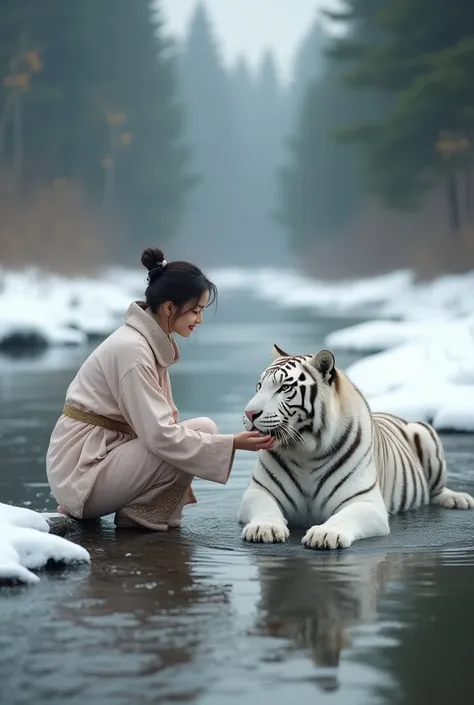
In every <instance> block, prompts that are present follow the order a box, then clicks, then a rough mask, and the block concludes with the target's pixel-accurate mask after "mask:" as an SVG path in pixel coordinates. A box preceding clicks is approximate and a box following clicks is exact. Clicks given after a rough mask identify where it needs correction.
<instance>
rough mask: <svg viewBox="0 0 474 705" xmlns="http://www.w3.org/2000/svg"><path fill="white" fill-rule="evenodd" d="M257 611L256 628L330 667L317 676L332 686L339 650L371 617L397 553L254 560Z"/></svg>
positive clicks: (334, 685) (394, 566)
mask: <svg viewBox="0 0 474 705" xmlns="http://www.w3.org/2000/svg"><path fill="white" fill-rule="evenodd" d="M256 562H257V566H258V579H259V581H260V590H261V599H260V603H259V607H260V611H259V617H258V622H257V625H256V628H257V632H260V633H263V634H266V635H268V636H272V637H278V638H284V639H287V640H288V641H289V642H290V643H291V648H297V649H302V650H304V651H305V652H306V653H308V655H309V656H310V657H311V659H312V661H313V663H314V664H315V665H316V666H318V667H321V668H324V669H332V670H331V672H327V673H325V675H324V677H323V678H322V679H320V685H322V686H323V687H324V689H327V690H329V689H334V688H337V687H338V685H339V683H338V674H337V668H338V666H339V663H340V658H341V652H342V651H343V650H344V649H347V648H349V647H350V646H351V636H350V629H351V628H352V627H354V626H355V625H358V624H360V623H362V624H364V623H367V622H371V621H374V620H375V619H376V617H377V602H378V599H379V597H380V595H381V593H382V592H383V590H384V588H385V586H386V583H387V581H388V580H390V578H393V577H394V574H395V571H396V569H397V567H398V566H399V563H400V558H399V556H398V555H397V554H386V553H382V554H379V555H364V554H357V555H353V554H352V555H351V554H349V555H347V554H344V553H337V554H336V553H335V554H327V555H324V556H321V558H319V557H318V560H316V561H312V560H307V559H306V558H296V557H287V558H285V559H277V558H258V559H257V560H256Z"/></svg>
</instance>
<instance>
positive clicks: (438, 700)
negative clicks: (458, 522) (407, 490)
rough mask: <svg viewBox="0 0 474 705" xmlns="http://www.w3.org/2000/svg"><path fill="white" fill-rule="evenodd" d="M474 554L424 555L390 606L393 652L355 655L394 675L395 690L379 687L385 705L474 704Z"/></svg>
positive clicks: (469, 552)
mask: <svg viewBox="0 0 474 705" xmlns="http://www.w3.org/2000/svg"><path fill="white" fill-rule="evenodd" d="M473 585H474V549H471V550H445V551H442V552H441V553H440V554H434V553H433V554H431V555H430V556H429V557H428V556H426V555H425V556H424V560H423V561H422V562H421V561H420V562H419V564H418V565H417V566H416V569H415V570H413V572H412V576H411V580H409V582H408V584H407V585H406V586H400V589H399V591H398V593H397V594H395V595H394V596H393V597H392V600H391V602H390V603H389V604H388V605H387V606H386V611H387V612H389V613H390V614H391V615H393V618H394V619H396V620H397V622H398V623H401V624H402V625H403V629H400V625H399V624H393V623H392V625H390V626H389V627H387V629H386V633H387V637H389V638H390V637H391V638H392V639H393V646H392V647H391V648H390V649H383V650H381V651H376V652H373V653H364V652H360V653H356V654H354V657H353V658H354V660H357V661H359V662H364V661H365V662H367V661H369V660H370V661H371V663H373V664H374V665H375V666H376V667H377V668H379V669H381V670H382V669H383V670H384V671H386V672H387V673H388V674H390V676H391V679H392V681H393V682H395V683H396V684H397V687H395V688H376V693H377V695H378V697H379V700H380V702H385V703H386V705H421V704H422V703H429V705H446V703H453V704H454V703H468V702H471V701H472V696H471V692H472V683H473V663H472V661H473V659H472V653H473V645H474V636H473V635H474V610H473Z"/></svg>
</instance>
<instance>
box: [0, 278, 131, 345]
mask: <svg viewBox="0 0 474 705" xmlns="http://www.w3.org/2000/svg"><path fill="white" fill-rule="evenodd" d="M144 288H145V277H144V276H143V273H140V272H139V273H136V272H128V271H126V270H124V271H121V270H110V271H107V272H104V273H103V275H102V276H101V278H100V279H89V278H85V277H82V278H80V277H74V278H70V279H65V278H63V277H58V276H47V275H44V274H41V273H40V272H38V271H36V270H34V269H29V270H26V271H22V272H3V273H1V276H0V347H8V346H10V347H13V346H16V347H20V346H23V347H35V346H44V347H54V346H65V345H81V344H84V343H85V342H86V341H87V340H88V339H89V338H91V337H94V336H106V335H108V334H109V333H111V332H112V331H113V330H115V329H116V328H117V326H118V325H120V323H121V322H122V320H123V316H124V314H125V311H126V310H127V308H128V306H129V304H130V302H131V301H132V300H133V299H134V298H137V297H140V296H142V295H143V291H144Z"/></svg>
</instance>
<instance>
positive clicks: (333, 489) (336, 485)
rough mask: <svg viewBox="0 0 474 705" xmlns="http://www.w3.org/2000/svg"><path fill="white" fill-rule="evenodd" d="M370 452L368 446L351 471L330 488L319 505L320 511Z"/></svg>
mask: <svg viewBox="0 0 474 705" xmlns="http://www.w3.org/2000/svg"><path fill="white" fill-rule="evenodd" d="M371 450H372V448H371V446H369V447H368V448H367V450H366V451H365V453H364V455H363V456H362V457H361V458H359V460H358V461H357V463H356V465H355V466H354V467H353V468H352V469H351V471H350V472H348V473H347V475H344V477H343V478H341V479H340V480H339V482H337V483H336V484H335V485H334V487H333V488H332V490H331V491H330V492H329V494H328V495H327V496H326V498H325V499H324V501H323V502H322V503H321V509H324V507H325V506H326V504H327V503H328V502H329V500H330V499H331V497H333V496H334V495H335V494H336V492H337V491H338V490H339V489H340V488H341V487H342V485H343V484H344V483H345V482H346V480H348V479H349V478H350V477H352V475H353V474H354V473H355V472H356V471H357V470H358V469H359V467H360V466H361V465H362V463H363V462H364V460H365V459H366V457H367V456H368V455H369V453H370V452H371Z"/></svg>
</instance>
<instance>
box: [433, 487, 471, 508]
mask: <svg viewBox="0 0 474 705" xmlns="http://www.w3.org/2000/svg"><path fill="white" fill-rule="evenodd" d="M431 504H439V506H440V507H444V508H445V509H474V499H473V498H472V497H471V495H470V494H467V492H454V491H453V490H448V488H447V487H445V488H444V490H441V492H440V493H439V494H437V495H436V496H435V497H432V498H431Z"/></svg>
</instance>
